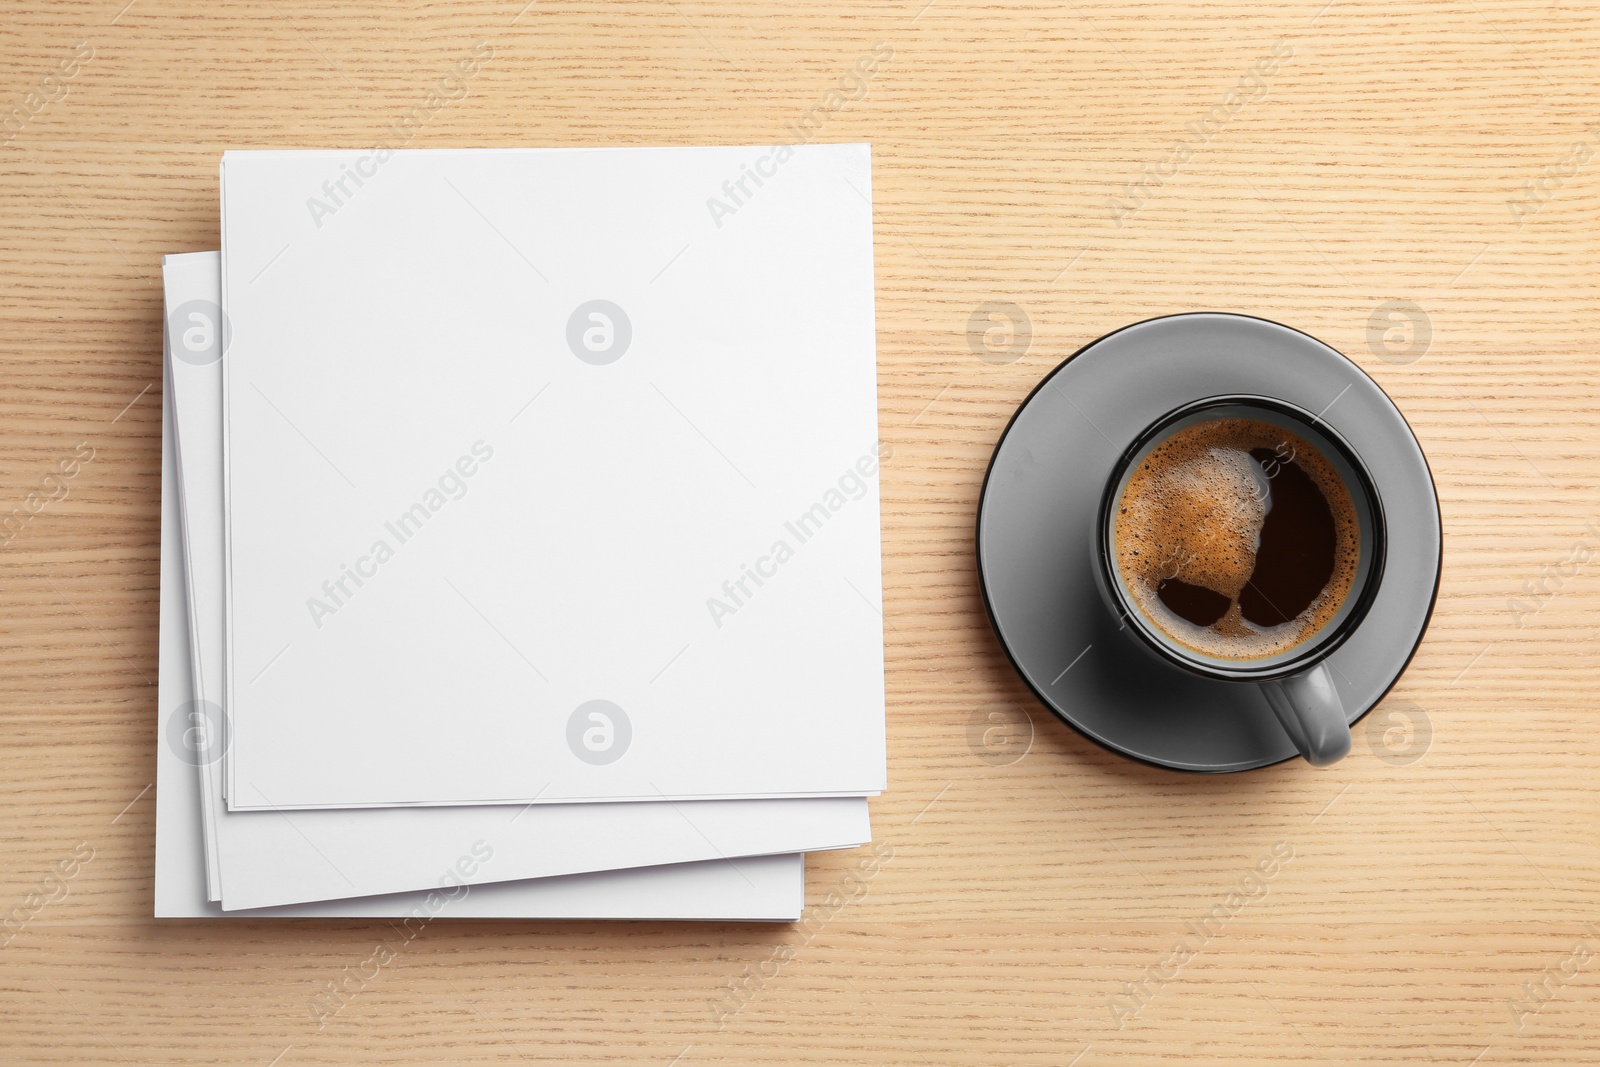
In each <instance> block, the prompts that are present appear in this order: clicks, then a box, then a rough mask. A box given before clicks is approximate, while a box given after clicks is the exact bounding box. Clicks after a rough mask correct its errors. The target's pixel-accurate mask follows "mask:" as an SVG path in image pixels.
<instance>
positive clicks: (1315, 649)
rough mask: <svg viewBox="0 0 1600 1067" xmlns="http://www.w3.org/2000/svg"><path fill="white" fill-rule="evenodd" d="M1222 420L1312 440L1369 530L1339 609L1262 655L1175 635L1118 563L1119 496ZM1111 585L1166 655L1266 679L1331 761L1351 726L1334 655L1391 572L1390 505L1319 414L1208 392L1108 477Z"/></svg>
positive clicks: (1275, 704)
mask: <svg viewBox="0 0 1600 1067" xmlns="http://www.w3.org/2000/svg"><path fill="white" fill-rule="evenodd" d="M1217 418H1248V419H1253V420H1256V421H1259V422H1265V423H1268V424H1270V425H1273V426H1277V427H1280V428H1282V429H1284V430H1286V431H1288V432H1290V433H1292V434H1295V435H1297V436H1298V437H1300V438H1302V439H1304V440H1305V441H1308V442H1309V443H1310V444H1312V445H1313V446H1314V447H1315V448H1317V449H1318V450H1319V451H1320V452H1321V453H1322V455H1323V456H1324V457H1325V458H1326V459H1327V460H1328V462H1329V463H1330V464H1332V465H1333V467H1334V469H1335V471H1336V472H1337V474H1338V476H1339V478H1340V479H1341V480H1342V481H1343V482H1344V485H1345V487H1346V488H1347V489H1348V490H1349V494H1350V501H1351V503H1352V505H1353V506H1354V510H1355V517H1356V523H1357V528H1358V531H1359V534H1358V536H1359V549H1358V559H1357V562H1356V569H1355V576H1354V578H1353V580H1352V581H1351V585H1350V590H1349V592H1348V593H1347V594H1346V596H1345V598H1344V601H1343V603H1342V604H1341V605H1340V607H1339V609H1338V611H1337V612H1336V613H1335V614H1334V615H1333V616H1332V617H1331V618H1329V619H1328V620H1327V621H1326V622H1325V623H1324V624H1323V625H1322V626H1321V627H1320V628H1319V629H1318V630H1317V631H1316V632H1315V633H1313V634H1312V635H1310V636H1309V637H1307V638H1306V639H1304V640H1302V641H1300V642H1299V643H1298V644H1296V645H1294V646H1293V647H1291V648H1288V649H1285V650H1283V651H1281V652H1278V653H1275V654H1273V655H1268V656H1262V657H1259V658H1254V659H1225V658H1222V657H1217V656H1211V655H1207V654H1205V653H1203V652H1199V651H1196V650H1195V649H1192V648H1189V647H1187V646H1185V645H1182V644H1179V643H1178V642H1177V641H1176V640H1174V639H1173V638H1172V637H1170V636H1168V635H1167V634H1166V633H1165V632H1164V631H1163V630H1162V629H1161V627H1159V626H1158V625H1156V623H1155V622H1153V621H1152V620H1151V619H1150V618H1149V617H1148V616H1146V615H1145V613H1144V611H1143V610H1142V609H1141V608H1140V607H1139V606H1138V604H1137V603H1135V601H1134V599H1133V598H1132V596H1131V595H1130V594H1129V592H1128V589H1127V586H1126V584H1125V582H1124V579H1123V577H1122V574H1121V573H1120V569H1119V567H1118V563H1117V552H1116V544H1115V537H1116V531H1115V526H1116V524H1115V522H1114V517H1115V514H1116V506H1117V503H1118V502H1119V501H1120V500H1121V498H1122V495H1123V491H1124V490H1125V489H1126V487H1127V484H1128V480H1129V479H1130V477H1131V476H1132V475H1133V472H1134V471H1135V470H1137V469H1138V467H1139V464H1140V463H1141V462H1143V460H1144V459H1145V457H1146V456H1148V455H1149V454H1150V452H1151V451H1152V450H1153V449H1154V448H1155V447H1157V446H1158V445H1159V444H1161V443H1162V442H1163V441H1165V440H1167V439H1168V438H1169V437H1171V436H1172V435H1173V434H1174V433H1176V432H1178V431H1179V430H1182V429H1184V428H1185V427H1187V426H1192V425H1194V424H1196V423H1199V422H1203V421H1207V420H1210V419H1217ZM1098 548H1099V552H1098V555H1099V563H1100V565H1099V567H1098V568H1097V572H1098V576H1099V584H1100V588H1101V593H1102V595H1103V596H1104V597H1105V599H1106V603H1107V605H1108V606H1109V607H1110V608H1111V610H1112V611H1113V612H1114V613H1115V614H1116V615H1117V616H1118V617H1119V618H1120V619H1121V620H1122V622H1123V630H1124V631H1126V632H1128V633H1129V634H1130V636H1131V639H1133V640H1136V641H1138V642H1139V643H1140V644H1142V645H1143V646H1144V647H1145V648H1146V649H1147V650H1148V651H1149V652H1150V653H1151V654H1152V655H1154V656H1155V657H1156V658H1158V659H1160V660H1162V661H1164V662H1166V663H1170V664H1172V665H1174V666H1177V667H1181V668H1183V669H1184V670H1187V671H1190V672H1193V673H1195V674H1199V675H1202V676H1204V677H1207V678H1212V679H1216V680H1218V681H1227V682H1237V683H1240V684H1247V685H1256V686H1260V688H1261V690H1262V693H1263V695H1264V696H1265V697H1266V699H1267V703H1268V704H1269V705H1270V706H1271V708H1272V710H1273V712H1274V714H1276V716H1277V718H1278V721H1279V722H1280V723H1281V724H1282V726H1283V729H1284V732H1285V733H1286V734H1288V736H1289V739H1290V740H1291V741H1292V742H1293V743H1294V746H1295V748H1297V749H1298V750H1299V751H1300V754H1301V755H1302V756H1304V757H1305V759H1306V761H1307V762H1308V763H1311V764H1314V765H1316V766H1326V765H1327V764H1330V763H1334V762H1337V761H1338V760H1340V759H1342V758H1344V756H1345V755H1346V754H1348V753H1349V751H1350V727H1349V725H1348V722H1347V716H1346V714H1345V709H1344V705H1343V703H1342V702H1341V701H1340V699H1339V690H1338V686H1337V685H1336V684H1335V680H1334V678H1333V675H1332V673H1331V672H1330V670H1329V667H1328V664H1327V658H1328V656H1329V655H1330V654H1331V653H1332V652H1333V651H1334V649H1336V648H1338V647H1339V646H1340V645H1341V644H1342V643H1343V642H1344V641H1345V639H1346V638H1348V637H1349V636H1350V635H1351V634H1352V633H1353V632H1354V631H1355V629H1356V627H1358V626H1359V625H1360V624H1361V620H1362V619H1363V618H1364V617H1365V615H1366V613H1367V609H1368V608H1369V607H1370V606H1371V604H1372V600H1373V597H1374V596H1375V595H1376V593H1377V589H1378V584H1379V582H1381V581H1382V578H1383V565H1384V521H1383V506H1382V502H1381V500H1380V499H1379V497H1378V493H1377V490H1376V488H1375V487H1374V485H1373V481H1372V478H1371V477H1370V475H1369V474H1368V471H1367V468H1366V465H1365V464H1363V463H1362V461H1361V459H1360V456H1359V454H1358V453H1357V452H1356V451H1355V449H1354V448H1352V447H1351V446H1350V444H1349V443H1348V442H1346V441H1345V440H1344V439H1343V438H1341V437H1340V436H1339V435H1338V434H1337V433H1336V432H1334V430H1333V429H1332V428H1331V427H1330V426H1328V425H1327V424H1326V423H1324V422H1322V421H1321V420H1320V419H1319V418H1318V417H1317V416H1316V415H1313V414H1312V413H1310V412H1308V411H1306V410H1304V409H1302V408H1299V407H1296V406H1295V405H1293V404H1290V403H1288V402H1286V401H1283V400H1279V399H1275V398H1272V397H1266V396H1253V395H1228V396H1214V397H1207V398H1205V399H1202V400H1197V401H1195V402H1193V403H1191V404H1186V405H1184V406H1183V407H1180V408H1178V409H1177V410H1175V411H1171V412H1168V413H1167V414H1166V415H1164V416H1162V417H1161V418H1160V419H1157V420H1156V421H1155V422H1154V423H1152V424H1151V425H1150V426H1149V427H1148V428H1147V429H1146V430H1145V431H1144V432H1143V433H1142V434H1140V435H1139V437H1138V438H1137V439H1136V440H1135V441H1134V443H1133V444H1132V445H1131V446H1129V448H1128V449H1127V450H1126V451H1125V452H1124V453H1123V455H1122V459H1121V462H1120V463H1119V464H1118V465H1117V467H1116V469H1115V470H1114V471H1112V473H1111V477H1110V478H1109V479H1108V480H1107V483H1106V490H1105V495H1104V498H1103V500H1102V504H1101V508H1100V519H1099V546H1098Z"/></svg>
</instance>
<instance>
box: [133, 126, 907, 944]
mask: <svg viewBox="0 0 1600 1067" xmlns="http://www.w3.org/2000/svg"><path fill="white" fill-rule="evenodd" d="M870 197H871V185H870V165H869V154H868V150H867V147H866V146H864V145H818V146H795V147H789V146H785V147H783V148H780V149H771V148H767V149H747V148H697V149H666V148H659V149H598V150H534V149H528V150H464V151H407V152H390V151H389V150H387V149H383V150H374V151H370V152H343V151H307V152H276V151H273V152H230V153H228V154H227V155H225V157H224V159H223V165H222V202H223V210H222V252H221V253H220V254H218V253H215V252H202V253H192V254H186V255H175V256H169V257H167V259H166V261H165V264H164V279H165V284H166V311H167V318H166V324H167V330H166V348H167V351H166V368H167V386H168V388H167V394H166V406H165V413H166V417H165V423H164V425H165V433H164V439H163V440H164V443H163V459H164V462H163V493H162V508H163V522H162V563H163V566H162V572H161V573H162V581H161V592H162V609H161V668H162V669H161V676H160V677H161V682H160V689H161V693H160V707H161V713H162V716H163V721H162V736H163V743H162V745H161V746H160V749H159V752H160V766H159V778H158V790H159V804H158V816H157V824H158V825H157V885H156V914H157V915H158V916H198V915H211V914H221V913H223V912H235V911H240V910H246V909H248V910H250V911H251V913H252V914H255V913H257V909H266V911H265V912H261V913H263V914H283V915H322V916H330V915H334V916H364V915H374V916H377V915H388V916H399V915H417V914H418V909H421V910H422V911H423V912H425V913H426V914H427V917H429V918H431V917H434V916H435V915H437V914H449V915H460V916H479V917H482V916H507V917H513V916H515V917H589V918H611V917H615V918H686V919H711V918H723V919H752V920H784V919H794V918H797V917H798V916H799V913H800V910H801V907H802V906H803V902H804V868H803V854H804V853H805V852H808V851H814V850H823V849H837V848H848V847H854V846H858V845H860V844H863V843H865V842H867V841H868V840H870V838H871V832H870V829H869V827H868V821H867V801H866V798H867V797H868V796H871V795H875V794H877V793H878V792H880V791H881V790H882V789H883V788H884V784H885V756H884V692H883V643H882V636H883V635H882V616H881V613H880V608H879V603H880V597H881V573H880V556H879V516H878V479H877V475H878V463H879V452H880V450H879V447H878V444H877V396H876V379H875V343H874V325H873V284H872V227H871V203H870Z"/></svg>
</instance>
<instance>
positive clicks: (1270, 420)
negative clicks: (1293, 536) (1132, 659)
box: [1103, 402, 1378, 674]
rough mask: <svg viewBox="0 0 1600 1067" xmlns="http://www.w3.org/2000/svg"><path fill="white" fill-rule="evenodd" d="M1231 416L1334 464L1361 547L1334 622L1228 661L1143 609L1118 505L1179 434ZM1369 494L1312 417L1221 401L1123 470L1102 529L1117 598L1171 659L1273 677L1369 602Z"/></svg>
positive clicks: (1194, 414)
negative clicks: (1294, 641) (1132, 591)
mask: <svg viewBox="0 0 1600 1067" xmlns="http://www.w3.org/2000/svg"><path fill="white" fill-rule="evenodd" d="M1226 418H1244V419H1253V420H1255V421H1257V422H1264V423H1267V424H1269V425H1271V426H1276V427H1278V428H1279V429H1282V430H1287V431H1288V432H1290V433H1292V434H1295V435H1296V436H1298V437H1303V438H1305V439H1306V440H1307V441H1309V442H1310V443H1311V444H1312V445H1313V446H1315V447H1316V449H1317V450H1318V451H1320V452H1321V453H1322V454H1323V456H1324V457H1326V458H1327V460H1328V462H1329V463H1330V464H1332V465H1333V468H1334V470H1335V471H1337V472H1338V474H1339V477H1340V479H1341V480H1343V482H1344V484H1345V488H1346V489H1348V490H1349V492H1350V501H1351V503H1352V504H1353V505H1354V507H1355V511H1356V529H1357V531H1358V537H1359V540H1360V545H1359V546H1358V550H1357V554H1356V573H1355V578H1354V580H1352V581H1351V583H1350V592H1349V593H1348V594H1346V596H1345V598H1344V603H1343V604H1341V605H1339V610H1338V611H1337V612H1336V613H1335V614H1334V616H1333V618H1331V619H1329V620H1328V621H1327V622H1326V623H1324V624H1323V626H1322V628H1321V629H1319V630H1318V631H1317V632H1316V633H1314V634H1313V635H1312V636H1311V637H1309V638H1308V639H1306V640H1305V641H1302V642H1300V644H1298V645H1295V646H1294V647H1293V648H1289V649H1285V650H1284V651H1282V652H1279V653H1277V654H1275V655H1272V656H1264V657H1262V658H1260V659H1223V658H1222V657H1220V656H1208V655H1206V654H1205V653H1203V652H1197V651H1195V650H1194V649H1192V648H1189V647H1188V646H1186V645H1181V644H1179V643H1178V642H1177V641H1174V640H1173V639H1172V638H1171V637H1168V636H1167V634H1166V632H1165V631H1164V630H1162V629H1161V627H1159V626H1157V625H1156V624H1155V622H1153V621H1152V620H1151V619H1150V618H1149V617H1148V616H1147V615H1145V613H1144V612H1143V611H1141V610H1140V609H1139V606H1138V604H1137V603H1135V602H1134V600H1133V598H1132V597H1131V596H1130V595H1129V593H1128V588H1127V585H1126V584H1125V580H1124V578H1123V574H1122V568H1121V566H1120V564H1119V562H1118V556H1117V543H1116V536H1117V533H1116V530H1117V526H1116V513H1117V508H1116V505H1117V504H1120V503H1121V501H1122V494H1123V493H1124V492H1125V491H1126V490H1127V487H1128V481H1129V480H1130V479H1131V478H1132V477H1133V473H1134V471H1136V470H1138V469H1139V465H1140V464H1141V463H1143V462H1144V460H1145V457H1147V456H1148V455H1149V454H1150V453H1151V452H1152V451H1154V450H1155V449H1156V447H1157V446H1159V445H1161V444H1162V443H1163V442H1164V441H1166V440H1167V439H1168V438H1169V437H1171V436H1172V435H1173V434H1175V433H1177V432H1178V431H1179V430H1183V429H1186V428H1188V427H1190V426H1193V425H1195V424H1197V423H1201V422H1209V421H1211V420H1213V419H1226ZM1370 493H1371V490H1370V488H1369V487H1368V484H1367V480H1366V479H1365V478H1364V477H1363V476H1362V475H1361V473H1360V471H1359V470H1358V469H1357V468H1356V466H1355V464H1354V463H1352V462H1351V461H1350V459H1349V457H1348V456H1347V454H1346V451H1345V449H1344V448H1343V447H1342V446H1341V445H1339V444H1337V443H1335V442H1334V441H1333V440H1331V439H1330V438H1329V437H1328V436H1327V435H1326V434H1323V433H1321V432H1320V431H1318V430H1317V429H1316V428H1315V427H1313V426H1312V425H1311V423H1310V421H1309V419H1301V418H1299V417H1296V416H1294V415H1291V414H1289V413H1288V412H1285V411H1280V410H1278V409H1276V408H1272V407H1267V406H1264V405H1257V404H1251V403H1246V402H1231V403H1230V402H1222V403H1218V404H1217V405H1215V406H1206V407H1201V408H1198V409H1196V410H1194V411H1191V412H1188V413H1186V414H1185V415H1183V416H1182V417H1181V418H1178V419H1176V420H1174V421H1173V422H1171V423H1169V424H1167V425H1166V426H1164V427H1162V429H1161V432H1160V433H1158V434H1156V435H1155V436H1154V437H1152V438H1151V439H1150V440H1149V441H1147V442H1146V443H1145V444H1144V446H1143V447H1142V448H1140V449H1139V451H1138V452H1136V453H1135V454H1134V455H1133V458H1132V459H1131V460H1130V461H1129V462H1128V463H1127V465H1126V466H1125V467H1124V468H1123V470H1122V474H1121V475H1120V477H1119V478H1118V479H1117V485H1116V490H1115V492H1114V494H1113V495H1112V497H1111V501H1112V505H1113V506H1112V507H1110V508H1108V509H1107V510H1106V515H1105V526H1106V528H1105V530H1104V531H1103V536H1104V543H1105V545H1106V553H1107V559H1106V563H1107V566H1108V568H1109V569H1110V572H1111V578H1112V586H1113V595H1114V596H1115V597H1116V598H1117V602H1118V603H1120V604H1121V605H1122V607H1123V611H1124V613H1125V614H1126V615H1127V616H1129V618H1130V620H1131V621H1132V622H1133V623H1134V625H1136V626H1138V627H1139V628H1140V629H1141V630H1142V631H1143V632H1144V633H1146V634H1147V635H1149V637H1151V638H1152V639H1153V640H1155V641H1156V642H1157V643H1158V644H1160V645H1161V647H1162V648H1163V649H1165V650H1166V651H1167V653H1168V654H1169V655H1171V656H1173V657H1174V658H1176V659H1179V660H1186V661H1188V662H1190V663H1193V664H1196V665H1198V666H1201V667H1203V668H1211V669H1216V670H1222V671H1226V672H1230V673H1236V674H1265V673H1270V672H1271V671H1272V670H1273V669H1274V668H1278V667H1282V666H1285V665H1288V664H1292V663H1295V662H1297V661H1299V660H1302V659H1308V658H1311V657H1313V656H1315V655H1316V653H1317V651H1318V650H1319V649H1320V648H1321V647H1322V646H1323V645H1324V644H1326V643H1327V642H1328V641H1329V640H1330V639H1331V638H1333V637H1334V636H1335V635H1337V634H1338V633H1339V632H1340V631H1341V630H1342V629H1343V628H1344V626H1345V625H1346V623H1347V621H1348V620H1349V618H1350V616H1351V615H1352V614H1353V613H1354V612H1356V611H1358V610H1360V609H1361V606H1362V605H1363V603H1364V602H1365V600H1366V595H1365V594H1366V592H1367V584H1368V582H1369V581H1370V580H1371V577H1372V572H1373V568H1374V566H1375V564H1376V558H1377V557H1376V552H1377V548H1378V545H1377V537H1378V523H1377V521H1376V517H1375V514H1374V513H1375V510H1376V509H1375V507H1374V502H1373V500H1372V498H1371V495H1370Z"/></svg>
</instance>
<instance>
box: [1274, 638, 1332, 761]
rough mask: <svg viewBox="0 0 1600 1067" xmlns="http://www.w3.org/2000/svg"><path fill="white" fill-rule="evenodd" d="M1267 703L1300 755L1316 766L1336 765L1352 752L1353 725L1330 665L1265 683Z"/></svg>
mask: <svg viewBox="0 0 1600 1067" xmlns="http://www.w3.org/2000/svg"><path fill="white" fill-rule="evenodd" d="M1261 690H1262V692H1263V693H1265V694H1266V697H1267V703H1268V704H1270V705H1272V710H1273V713H1274V714H1276V715H1277V716H1278V721H1279V722H1280V723H1282V724H1283V729H1284V732H1285V733H1287V734H1288V735H1289V740H1291V741H1293V742H1294V747H1295V748H1297V749H1299V750H1300V755H1302V756H1304V757H1305V758H1306V762H1307V763H1309V764H1311V765H1312V766H1314V767H1326V766H1327V765H1328V764H1330V763H1337V762H1338V761H1339V760H1341V759H1343V758H1344V757H1345V755H1346V754H1348V753H1349V751H1350V724H1349V723H1347V722H1346V721H1345V716H1344V704H1343V703H1342V702H1341V701H1340V700H1339V690H1338V689H1336V688H1334V685H1333V675H1332V674H1330V673H1328V666H1327V664H1325V663H1319V664H1317V665H1316V666H1315V667H1312V668H1311V669H1310V670H1308V671H1306V672H1305V673H1303V674H1296V675H1292V676H1290V677H1288V678H1284V679H1282V680H1279V679H1273V680H1272V681H1267V682H1262V683H1261Z"/></svg>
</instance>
